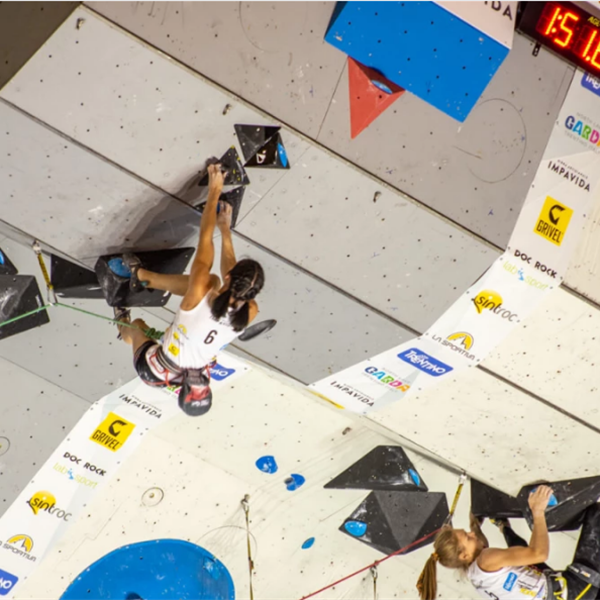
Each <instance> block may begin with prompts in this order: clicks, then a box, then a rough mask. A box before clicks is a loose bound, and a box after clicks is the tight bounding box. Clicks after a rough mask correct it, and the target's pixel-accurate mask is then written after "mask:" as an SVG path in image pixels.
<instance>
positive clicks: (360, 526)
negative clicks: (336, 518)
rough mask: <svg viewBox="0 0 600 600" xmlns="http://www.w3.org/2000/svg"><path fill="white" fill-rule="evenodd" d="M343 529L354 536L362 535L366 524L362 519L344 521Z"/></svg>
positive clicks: (365, 530) (365, 529) (365, 531)
mask: <svg viewBox="0 0 600 600" xmlns="http://www.w3.org/2000/svg"><path fill="white" fill-rule="evenodd" d="M344 529H345V530H346V531H347V532H348V533H349V534H350V535H353V536H354V537H362V536H363V535H365V533H367V524H366V523H363V522H362V521H346V522H345V523H344Z"/></svg>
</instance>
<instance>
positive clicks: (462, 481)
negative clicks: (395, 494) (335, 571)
mask: <svg viewBox="0 0 600 600" xmlns="http://www.w3.org/2000/svg"><path fill="white" fill-rule="evenodd" d="M466 479H467V476H466V475H465V474H464V473H463V474H462V475H461V476H460V478H459V480H458V488H457V490H456V494H454V501H453V502H452V508H451V509H450V512H449V513H448V517H447V518H446V521H445V523H444V525H446V524H447V523H448V522H450V521H451V520H452V516H453V515H454V511H455V510H456V506H457V504H458V499H459V498H460V494H461V492H462V489H463V486H464V484H465V481H466ZM442 527H443V526H442ZM442 527H439V528H438V529H436V530H435V531H432V532H431V533H428V534H427V535H424V536H423V537H422V538H419V539H418V540H416V541H414V542H412V543H410V544H408V545H407V546H404V548H400V549H399V550H396V551H395V552H392V553H391V554H388V555H387V556H386V557H384V558H382V559H381V560H376V561H375V562H373V563H371V564H370V565H367V566H366V567H363V568H362V569H359V570H358V571H354V573H351V574H350V575H346V577H342V579H338V580H337V581H334V582H333V583H330V584H329V585H326V586H325V587H323V588H321V589H320V590H317V591H316V592H312V594H308V596H302V598H300V600H307V599H308V598H312V597H314V596H316V595H317V594H320V593H321V592H324V591H325V590H328V589H330V588H332V587H335V586H336V585H338V584H340V583H343V582H344V581H348V579H352V577H355V576H356V575H360V574H361V573H364V572H365V571H367V570H369V569H371V574H372V575H373V586H374V591H375V594H376V593H377V567H378V566H379V565H380V564H381V563H383V562H385V561H386V560H388V559H390V558H392V556H397V555H398V554H402V553H403V552H406V551H407V550H410V549H411V548H412V547H413V546H416V545H418V544H420V543H421V542H424V541H425V540H427V539H429V538H430V537H431V536H433V535H436V534H437V533H438V532H439V531H441V529H442ZM373 569H375V574H373Z"/></svg>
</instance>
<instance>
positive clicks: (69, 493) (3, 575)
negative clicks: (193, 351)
mask: <svg viewBox="0 0 600 600" xmlns="http://www.w3.org/2000/svg"><path fill="white" fill-rule="evenodd" d="M220 359H221V364H218V365H217V366H216V367H215V369H214V370H213V371H212V372H211V388H212V389H213V392H216V393H214V399H213V402H218V391H219V389H222V388H223V387H224V386H226V385H228V384H229V383H230V382H231V381H232V380H233V379H235V378H237V377H240V376H242V375H243V374H245V373H246V372H248V371H249V368H248V367H247V366H246V365H245V364H244V363H243V362H242V361H239V360H237V359H236V358H234V357H232V356H231V355H229V354H223V355H221V356H220ZM177 391H178V390H169V389H163V390H161V389H156V388H152V387H149V386H147V385H145V384H144V383H142V382H141V381H140V379H134V380H133V381H131V382H129V383H128V384H126V385H124V386H122V387H121V388H119V389H118V390H115V391H114V392H111V393H110V394H108V395H107V396H105V397H104V398H102V399H101V400H99V401H98V402H95V403H94V404H93V405H92V406H91V407H90V408H89V409H88V410H87V411H86V413H85V414H84V415H83V416H82V417H81V419H80V420H79V421H78V423H77V424H76V425H75V427H74V428H73V429H72V430H71V432H70V433H69V434H68V435H67V437H66V438H65V439H64V440H63V442H62V443H61V444H60V445H59V447H58V448H57V449H56V450H55V451H54V452H53V453H52V455H51V456H50V458H49V459H48V460H47V461H46V462H45V463H44V465H43V466H42V467H41V468H40V470H39V471H38V472H37V474H36V475H35V477H34V478H33V479H32V480H31V481H30V482H29V484H28V485H27V486H26V487H25V489H24V490H23V491H22V492H21V494H19V496H18V497H17V499H16V500H15V501H14V502H13V504H12V505H11V506H10V507H9V508H8V510H7V511H6V512H5V513H4V515H3V516H2V518H1V519H0V596H6V597H7V598H10V597H12V596H13V595H14V593H15V590H16V588H17V587H18V585H19V583H22V582H23V581H25V580H26V579H27V577H28V576H29V575H30V574H31V573H32V571H33V570H34V569H35V567H36V566H37V564H39V562H40V561H41V559H42V557H43V556H44V554H46V553H47V552H48V550H50V549H51V548H52V547H53V546H54V544H56V543H57V542H58V540H59V539H60V537H61V536H62V535H63V534H64V533H65V531H66V530H67V528H68V527H69V526H70V525H71V524H73V523H74V522H75V520H76V519H77V517H78V516H79V515H81V514H84V515H85V514H86V512H87V511H88V510H89V505H90V503H91V502H92V500H93V499H94V496H95V495H96V494H97V493H98V492H100V490H101V489H102V488H103V487H104V486H105V485H107V484H108V482H109V481H110V480H111V478H112V477H113V476H114V475H115V473H116V471H117V470H118V469H119V467H120V465H121V464H123V463H124V462H125V461H126V460H127V459H128V458H129V457H130V456H131V455H132V454H133V452H135V450H136V449H137V448H138V446H139V444H140V443H141V442H142V441H143V439H144V438H145V437H146V436H147V435H148V433H149V432H150V431H151V430H152V429H154V428H155V427H156V426H158V425H160V424H161V423H164V422H166V421H167V420H169V419H171V418H172V417H174V416H176V415H178V416H180V417H181V418H191V417H186V416H185V415H184V414H183V413H182V412H181V411H180V409H179V407H178V403H177ZM201 419H203V420H204V422H206V423H207V426H210V423H209V421H208V420H210V412H209V413H208V414H207V415H206V416H203V417H201Z"/></svg>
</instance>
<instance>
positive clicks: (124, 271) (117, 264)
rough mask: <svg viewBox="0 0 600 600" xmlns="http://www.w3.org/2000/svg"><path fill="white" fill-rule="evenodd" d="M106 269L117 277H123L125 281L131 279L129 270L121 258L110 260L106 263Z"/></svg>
mask: <svg viewBox="0 0 600 600" xmlns="http://www.w3.org/2000/svg"><path fill="white" fill-rule="evenodd" d="M108 268H109V269H110V270H111V271H112V272H113V273H114V274H115V275H118V276H119V277H125V278H126V279H131V270H130V269H129V267H128V266H127V265H126V264H125V263H124V262H123V259H122V258H111V259H110V260H109V261H108Z"/></svg>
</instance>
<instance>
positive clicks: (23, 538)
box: [6, 534, 33, 552]
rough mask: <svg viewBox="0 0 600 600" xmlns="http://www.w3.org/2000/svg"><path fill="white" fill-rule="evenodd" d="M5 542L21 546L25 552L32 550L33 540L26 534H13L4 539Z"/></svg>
mask: <svg viewBox="0 0 600 600" xmlns="http://www.w3.org/2000/svg"><path fill="white" fill-rule="evenodd" d="M6 543H7V544H12V545H14V546H21V548H22V549H23V550H24V551H25V552H31V551H32V550H33V540H32V539H31V538H30V537H29V536H28V535H23V534H19V535H13V536H12V537H11V538H8V540H6Z"/></svg>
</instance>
